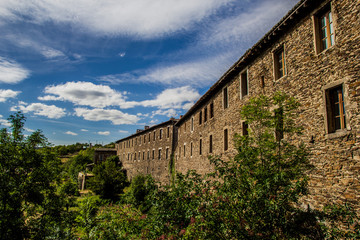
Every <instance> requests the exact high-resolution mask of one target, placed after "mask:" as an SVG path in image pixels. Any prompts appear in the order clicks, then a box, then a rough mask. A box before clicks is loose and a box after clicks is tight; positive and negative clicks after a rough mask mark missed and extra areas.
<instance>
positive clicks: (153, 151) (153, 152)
mask: <svg viewBox="0 0 360 240" xmlns="http://www.w3.org/2000/svg"><path fill="white" fill-rule="evenodd" d="M152 159H155V150H154V149H153V150H152Z"/></svg>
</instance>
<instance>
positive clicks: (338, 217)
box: [0, 93, 360, 239]
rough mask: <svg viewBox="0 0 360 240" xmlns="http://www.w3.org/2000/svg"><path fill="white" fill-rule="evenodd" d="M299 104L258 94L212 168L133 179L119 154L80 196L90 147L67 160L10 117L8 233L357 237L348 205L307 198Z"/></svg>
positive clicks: (3, 177)
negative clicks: (166, 180)
mask: <svg viewBox="0 0 360 240" xmlns="http://www.w3.org/2000/svg"><path fill="white" fill-rule="evenodd" d="M297 106H298V104H297V102H296V101H295V100H294V99H293V98H290V97H288V96H287V95H285V94H282V93H276V94H275V95H274V96H273V97H272V98H268V97H264V96H260V97H257V98H254V99H251V100H249V103H248V104H247V105H246V106H245V107H243V108H242V110H241V116H242V118H243V119H244V120H246V123H247V124H248V126H249V130H248V135H245V136H240V135H237V136H236V137H235V142H236V147H237V151H238V153H237V155H236V156H235V157H234V158H233V159H230V160H227V161H224V160H222V159H221V158H219V157H216V156H213V157H210V161H211V162H212V164H214V168H215V170H214V171H213V172H212V173H210V174H208V175H205V176H202V175H199V174H197V173H196V172H195V171H189V172H188V173H186V174H181V173H177V174H176V177H175V174H174V175H173V176H172V179H173V182H172V184H171V185H169V186H161V185H160V184H159V183H156V182H155V181H154V179H153V178H152V177H151V176H150V175H148V176H143V175H139V176H137V177H135V178H133V179H132V181H131V184H130V186H128V187H126V186H127V182H126V175H125V172H124V170H123V169H122V166H121V163H120V162H119V159H118V158H117V157H111V158H108V159H107V160H106V161H104V162H102V163H100V164H98V165H96V166H95V167H94V169H93V171H92V173H93V174H94V178H93V180H92V181H91V185H92V186H91V188H92V190H93V192H95V193H96V194H97V195H96V196H94V195H91V193H90V194H89V195H87V196H81V197H79V196H78V195H79V192H78V189H77V187H76V178H75V177H76V174H77V171H83V170H84V169H85V168H86V165H87V164H88V163H90V162H91V160H92V152H91V150H81V151H80V152H79V153H78V154H77V155H76V156H73V157H72V158H70V160H69V161H68V162H67V163H65V164H63V165H61V163H60V160H59V159H58V158H57V157H56V155H55V154H53V152H52V151H51V148H49V147H48V143H47V140H46V138H45V137H44V136H43V135H42V134H41V132H40V131H37V132H35V133H34V134H32V135H31V136H29V137H27V138H25V137H24V136H23V134H22V128H23V125H24V117H23V116H22V115H21V114H19V113H18V114H15V115H14V116H10V118H9V119H10V121H11V122H12V127H11V130H12V131H11V132H8V131H7V130H6V129H3V130H1V135H0V141H1V142H0V216H1V218H0V239H24V238H28V239H358V238H360V228H359V224H358V223H359V221H358V218H357V216H356V214H355V213H354V212H353V211H351V209H350V208H349V207H348V206H347V205H344V206H337V205H333V206H328V207H326V208H325V209H324V210H319V209H316V210H315V209H310V207H304V206H301V205H300V202H301V201H300V199H301V198H302V197H306V195H307V194H308V188H307V182H308V178H307V176H306V173H307V171H308V170H309V169H311V168H312V166H311V165H310V164H309V162H308V153H307V150H306V148H305V146H304V145H303V144H301V143H296V144H295V142H294V141H293V139H294V136H296V135H297V134H301V128H299V127H297V126H296V125H295V123H294V121H293V119H294V114H295V112H296V109H297ZM40 146H41V148H39V147H40ZM173 164H174V162H173V161H171V162H170V166H172V167H171V170H172V171H171V173H175V171H174V166H173ZM125 187H126V188H125ZM123 191H124V193H122V192H123ZM118 199H119V201H118V202H117V203H116V202H115V200H118Z"/></svg>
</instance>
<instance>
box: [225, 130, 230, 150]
mask: <svg viewBox="0 0 360 240" xmlns="http://www.w3.org/2000/svg"><path fill="white" fill-rule="evenodd" d="M228 139H229V136H228V130H227V129H224V151H226V150H228V149H229V143H228Z"/></svg>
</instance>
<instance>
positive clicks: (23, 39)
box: [0, 0, 297, 145]
mask: <svg viewBox="0 0 360 240" xmlns="http://www.w3.org/2000/svg"><path fill="white" fill-rule="evenodd" d="M296 2H297V0H181V1H179V0H151V1H149V0H131V1H130V0H76V1H74V0H61V1H55V0H1V1H0V32H1V34H0V128H2V127H7V126H8V123H7V120H6V119H7V118H8V116H9V115H11V114H12V113H14V112H16V111H22V112H23V113H24V114H25V116H26V118H27V121H26V132H25V134H30V133H31V132H32V131H34V130H36V129H41V130H42V131H43V132H44V133H45V135H46V136H47V137H48V139H49V140H50V142H52V143H53V144H56V145H57V144H71V143H75V142H91V143H104V144H106V143H109V142H112V141H116V140H118V139H120V138H123V137H126V136H128V135H129V134H132V133H134V132H135V131H136V129H138V128H143V127H144V125H150V126H151V125H154V124H157V123H160V122H162V121H166V120H168V119H169V118H170V117H172V116H174V117H178V116H179V115H180V114H184V113H185V112H186V110H187V109H189V108H190V107H191V106H192V104H194V102H196V101H197V99H199V97H200V96H201V95H202V94H204V93H205V92H206V91H207V90H208V88H209V87H210V86H211V85H212V84H214V83H215V82H216V81H217V80H218V79H219V78H220V77H221V76H222V75H223V73H224V72H226V70H227V69H228V68H229V67H230V66H231V65H232V64H233V63H234V62H235V61H237V60H238V59H239V58H240V57H241V55H242V54H243V53H244V52H245V51H246V50H247V49H248V48H250V47H251V46H252V45H254V44H255V43H256V42H257V41H258V40H259V39H260V38H261V37H262V36H263V35H264V34H265V33H266V32H267V31H268V30H270V29H271V27H272V26H273V25H275V24H276V23H277V22H278V21H279V20H280V19H281V18H282V17H283V16H284V15H285V14H286V13H287V12H288V11H289V10H290V9H291V8H292V7H293V6H294V5H295V4H296Z"/></svg>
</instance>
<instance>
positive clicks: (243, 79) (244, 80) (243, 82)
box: [240, 71, 249, 98]
mask: <svg viewBox="0 0 360 240" xmlns="http://www.w3.org/2000/svg"><path fill="white" fill-rule="evenodd" d="M240 92H241V98H243V97H245V96H246V95H248V93H249V89H248V74H247V71H244V72H243V73H241V74H240Z"/></svg>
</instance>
